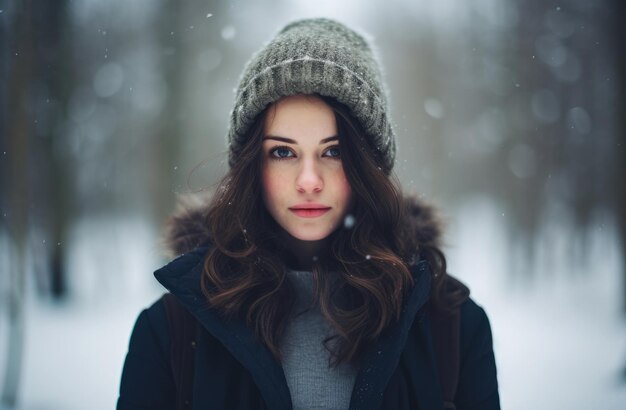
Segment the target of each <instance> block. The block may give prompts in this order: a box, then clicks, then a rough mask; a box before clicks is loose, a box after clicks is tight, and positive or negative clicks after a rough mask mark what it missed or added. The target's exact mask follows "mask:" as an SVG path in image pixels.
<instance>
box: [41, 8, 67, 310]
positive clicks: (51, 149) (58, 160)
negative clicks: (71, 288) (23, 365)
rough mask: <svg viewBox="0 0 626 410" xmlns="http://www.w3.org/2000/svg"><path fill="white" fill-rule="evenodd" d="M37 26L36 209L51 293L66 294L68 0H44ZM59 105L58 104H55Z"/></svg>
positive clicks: (63, 295)
mask: <svg viewBox="0 0 626 410" xmlns="http://www.w3.org/2000/svg"><path fill="white" fill-rule="evenodd" d="M33 16H34V17H33V18H34V19H35V24H34V26H35V27H36V37H35V57H36V62H37V63H36V65H35V67H36V72H35V77H34V78H33V80H34V82H35V83H36V84H37V85H38V88H39V93H38V95H37V96H36V98H37V101H35V102H36V104H35V105H36V106H37V109H34V111H33V116H34V117H35V119H36V120H37V121H38V123H43V124H44V125H43V126H42V127H38V128H39V129H38V132H37V133H36V137H37V141H38V146H39V148H40V150H39V152H38V154H39V155H38V158H39V159H40V160H39V161H37V166H38V171H37V174H38V176H39V177H38V178H36V181H35V182H37V184H36V186H35V192H36V193H37V197H41V200H39V201H37V202H38V203H39V204H45V205H42V206H41V208H37V209H36V211H37V213H38V214H39V215H40V217H41V218H42V219H43V221H42V222H43V225H44V229H45V231H46V236H47V239H48V241H47V246H46V250H47V256H48V260H47V261H46V262H47V263H46V265H45V269H44V272H43V274H44V275H48V276H49V288H48V289H49V292H50V293H51V294H52V296H53V297H54V298H55V299H61V298H63V297H65V296H66V294H67V291H68V283H67V273H66V266H65V265H66V264H65V260H66V255H65V250H66V249H67V247H66V243H67V242H66V237H67V231H68V229H69V226H70V222H71V221H70V219H71V215H73V214H74V213H73V212H72V209H71V205H72V204H71V198H73V189H72V187H73V184H72V181H71V177H70V176H71V175H72V172H71V165H72V164H73V161H71V158H68V156H69V154H68V151H69V148H68V147H67V141H65V139H66V137H65V135H63V134H62V133H61V132H59V130H60V129H62V128H61V127H59V125H60V123H61V121H64V120H65V113H64V110H63V109H62V108H60V107H65V106H66V105H67V102H68V100H69V94H70V92H71V88H72V87H71V82H72V79H73V78H74V76H73V75H72V73H71V72H70V65H71V59H70V52H69V51H70V50H69V48H70V47H71V43H70V42H69V41H65V40H66V39H64V36H63V34H64V32H65V30H66V27H68V26H69V22H68V21H67V20H68V19H67V3H66V1H64V0H59V1H55V2H54V3H52V2H43V3H38V4H37V6H36V7H35V10H34V12H33ZM53 107H55V108H56V110H55V109H53Z"/></svg>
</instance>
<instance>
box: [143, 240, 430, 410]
mask: <svg viewBox="0 0 626 410" xmlns="http://www.w3.org/2000/svg"><path fill="white" fill-rule="evenodd" d="M207 250H208V247H199V248H196V249H195V250H193V251H191V252H189V253H186V254H184V255H182V256H180V257H178V258H176V259H174V260H173V261H172V262H170V263H169V264H167V265H166V266H164V267H163V268H161V269H159V270H157V271H156V272H155V273H154V275H155V276H156V278H157V280H158V281H159V282H160V283H161V284H162V285H163V286H164V287H166V288H167V289H168V290H169V291H170V292H171V293H172V294H174V295H175V296H176V297H177V298H178V300H179V301H180V303H181V304H182V305H183V306H185V307H186V308H187V310H189V312H191V313H192V314H193V315H194V316H195V318H196V319H197V320H198V322H200V323H201V324H202V326H204V328H206V330H207V331H208V332H209V333H210V334H212V335H213V336H214V337H215V338H216V339H218V340H219V341H220V342H221V343H222V344H223V345H224V346H225V347H226V348H227V349H228V350H229V351H230V353H231V354H232V355H233V356H234V357H235V358H236V359H237V360H238V361H239V362H240V363H241V364H242V365H243V366H244V367H245V368H246V369H247V370H248V371H249V372H250V374H251V376H252V378H253V379H254V381H255V383H256V385H257V386H258V388H259V390H260V392H261V394H262V396H263V398H264V400H265V402H266V404H267V406H268V408H271V409H291V408H292V406H291V396H290V393H289V388H288V385H287V381H286V379H285V374H284V372H283V369H282V367H281V366H280V365H279V364H278V363H277V362H276V361H275V360H274V358H273V356H272V355H271V353H270V351H269V350H268V349H267V348H266V347H265V346H264V345H263V344H262V343H260V342H259V341H258V340H257V339H256V337H255V335H254V331H253V330H252V329H250V328H248V327H247V326H245V324H244V323H243V322H240V321H236V320H229V321H226V320H224V319H223V318H222V317H221V316H220V315H219V314H218V313H217V312H216V311H215V310H214V309H211V308H210V307H209V306H208V303H207V301H206V298H205V297H204V295H203V294H202V290H201V288H200V277H201V275H202V269H203V265H204V264H203V261H204V256H205V255H206V252H207ZM411 272H412V274H413V277H414V281H415V286H414V288H413V289H412V291H411V293H410V294H409V297H408V298H407V300H406V302H405V305H404V308H403V310H402V312H401V316H400V320H399V321H398V322H396V323H394V324H393V325H390V326H389V327H388V328H387V330H386V331H385V332H384V333H383V334H382V335H381V337H379V339H378V340H377V342H376V343H375V344H374V345H372V346H371V347H370V348H369V349H368V351H366V352H365V354H364V357H363V361H362V366H361V368H360V369H359V371H358V374H357V377H356V381H355V385H354V389H353V391H352V397H351V400H350V409H359V408H379V407H380V405H381V404H382V400H383V394H384V391H385V388H386V386H387V383H388V381H389V379H390V378H391V375H392V374H393V372H394V370H395V369H396V367H397V365H398V363H399V361H400V356H401V354H402V351H403V350H404V346H405V344H406V342H407V337H408V334H409V331H410V329H411V327H412V325H413V321H414V319H415V317H416V315H417V312H418V311H419V310H420V308H421V307H422V306H423V305H424V304H425V303H426V301H427V300H428V298H429V294H430V288H431V271H430V266H429V264H428V263H427V262H426V261H419V262H417V263H416V264H414V265H412V266H411Z"/></svg>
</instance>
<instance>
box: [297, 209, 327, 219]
mask: <svg viewBox="0 0 626 410" xmlns="http://www.w3.org/2000/svg"><path fill="white" fill-rule="evenodd" d="M289 210H290V211H291V212H293V213H294V214H296V215H298V216H300V217H302V218H317V217H318V216H322V215H324V214H325V213H326V212H328V211H330V208H289Z"/></svg>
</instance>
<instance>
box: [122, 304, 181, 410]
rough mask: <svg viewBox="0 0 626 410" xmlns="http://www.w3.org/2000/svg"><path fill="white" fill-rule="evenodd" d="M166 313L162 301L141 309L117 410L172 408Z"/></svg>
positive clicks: (123, 374)
mask: <svg viewBox="0 0 626 410" xmlns="http://www.w3.org/2000/svg"><path fill="white" fill-rule="evenodd" d="M169 350H170V342H169V334H168V324H167V314H166V312H165V305H164V303H163V300H162V298H160V299H159V300H157V301H156V302H154V303H153V304H152V305H151V306H150V307H149V308H147V309H144V310H143V311H142V312H141V313H140V314H139V316H138V317H137V320H136V322H135V326H134V328H133V331H132V333H131V337H130V343H129V345H128V353H127V354H126V359H125V361H124V367H123V370H122V378H121V382H120V394H119V398H118V402H117V409H118V410H125V409H135V408H153V409H167V408H173V404H174V397H175V390H174V380H173V378H172V372H171V369H170V366H169Z"/></svg>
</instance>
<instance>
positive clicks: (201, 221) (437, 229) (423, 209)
mask: <svg viewBox="0 0 626 410" xmlns="http://www.w3.org/2000/svg"><path fill="white" fill-rule="evenodd" d="M404 203H405V206H406V207H407V215H408V222H407V223H409V224H410V228H411V229H410V230H409V232H411V233H412V234H411V236H412V237H411V238H407V239H409V240H411V241H415V243H416V245H430V246H435V247H437V248H440V246H441V236H442V231H443V229H442V223H441V221H440V219H439V217H438V216H437V212H436V210H435V208H434V207H433V206H432V205H430V204H428V203H426V202H425V201H424V200H422V199H418V198H415V197H405V198H404ZM208 204H209V198H208V197H207V196H206V195H203V196H199V195H193V196H188V197H181V199H180V200H179V204H178V207H177V210H176V211H175V212H174V214H173V215H172V216H171V217H170V219H169V221H168V223H167V227H166V231H165V243H166V247H167V249H168V251H169V253H171V254H173V255H180V254H183V253H186V252H189V251H191V250H193V249H195V248H196V247H198V246H200V245H202V244H203V243H205V242H207V241H208V240H209V238H210V232H209V230H208V229H207V227H206V223H205V219H206V215H207V210H208Z"/></svg>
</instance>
